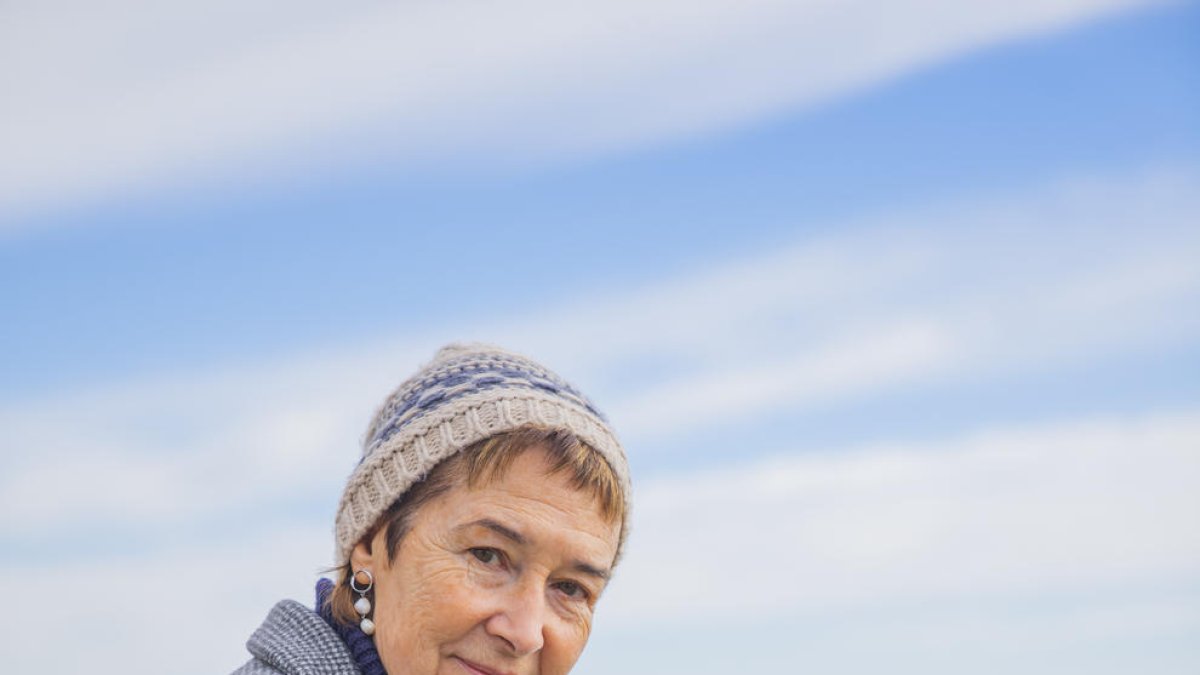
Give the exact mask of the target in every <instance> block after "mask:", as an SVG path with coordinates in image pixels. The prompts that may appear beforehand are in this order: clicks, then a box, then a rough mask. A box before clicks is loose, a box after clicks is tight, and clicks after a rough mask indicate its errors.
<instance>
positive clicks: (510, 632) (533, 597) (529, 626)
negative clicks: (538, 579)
mask: <svg viewBox="0 0 1200 675" xmlns="http://www.w3.org/2000/svg"><path fill="white" fill-rule="evenodd" d="M546 610H547V607H546V598H545V595H544V594H543V593H542V589H541V588H540V587H539V586H538V585H536V584H523V585H520V586H517V587H515V588H514V589H513V592H512V593H510V594H509V595H508V597H507V598H505V600H504V603H503V606H502V607H501V608H500V609H499V611H497V612H496V613H495V614H493V615H492V616H491V617H490V618H489V619H488V620H487V623H486V624H485V626H484V627H485V628H486V629H487V632H488V633H490V634H492V635H495V636H496V637H498V638H501V639H502V640H504V641H505V642H506V643H508V647H509V648H510V649H511V650H512V652H513V656H525V655H526V654H532V653H534V652H536V651H538V650H540V649H541V648H542V645H543V644H545V638H544V636H543V634H542V633H543V629H544V628H545V626H546V619H545V613H546Z"/></svg>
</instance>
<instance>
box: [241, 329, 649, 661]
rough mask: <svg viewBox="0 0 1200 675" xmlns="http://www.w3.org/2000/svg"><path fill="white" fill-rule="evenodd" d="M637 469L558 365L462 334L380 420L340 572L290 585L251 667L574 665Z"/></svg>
mask: <svg viewBox="0 0 1200 675" xmlns="http://www.w3.org/2000/svg"><path fill="white" fill-rule="evenodd" d="M628 504H629V469H628V465H627V463H626V460H625V454H624V451H623V450H622V449H621V445H620V444H619V443H618V441H617V439H616V437H615V436H614V435H613V432H612V430H611V429H610V428H609V427H608V424H607V423H606V422H605V420H604V417H603V416H602V415H601V414H600V413H599V412H598V411H597V410H596V408H594V407H593V406H592V404H591V402H589V401H588V399H587V398H585V397H584V396H583V395H582V394H580V393H579V392H578V391H577V390H576V389H575V388H574V387H572V386H571V385H570V384H568V383H567V382H565V381H563V380H562V379H561V378H560V377H558V376H557V375H555V374H554V373H552V372H550V371H549V370H547V369H546V368H544V367H542V366H540V365H538V364H537V363H534V362H533V361H531V360H529V359H527V358H525V357H522V356H519V355H517V354H512V353H509V352H505V351H502V350H499V349H496V348H493V347H487V346H483V345H451V346H448V347H445V348H443V349H442V350H441V351H439V352H438V354H437V356H436V357H435V358H434V360H433V362H432V363H430V364H429V365H427V366H425V367H424V368H423V369H421V370H420V371H419V372H418V373H416V374H415V375H414V376H413V377H411V378H409V379H408V380H407V381H405V382H404V383H403V384H401V385H400V387H399V388H397V389H396V391H395V392H393V393H392V395H391V396H389V397H388V399H387V400H386V401H385V402H384V404H383V406H382V407H381V408H380V409H379V411H378V412H377V413H376V414H375V417H374V418H373V419H372V420H371V425H370V427H369V428H368V430H367V434H366V436H365V439H364V442H363V455H362V459H361V460H360V461H359V464H358V467H357V468H355V469H354V471H353V473H352V474H351V475H350V479H349V480H348V481H347V483H346V489H345V491H344V492H343V494H342V499H341V504H340V506H339V507H338V512H337V520H336V527H335V531H336V556H337V557H336V560H337V561H338V563H339V567H338V568H337V581H336V582H332V581H330V580H328V579H322V580H320V581H319V582H318V583H317V601H316V611H313V610H310V609H308V608H307V607H305V606H303V605H301V604H300V603H298V602H295V601H292V600H284V601H283V602H280V603H279V604H277V605H275V607H274V608H273V609H272V610H271V612H270V614H269V615H268V616H267V619H266V621H264V622H263V624H262V626H260V627H259V628H258V630H257V631H255V632H254V634H253V635H252V636H251V637H250V640H249V641H248V642H247V647H248V648H249V650H250V653H251V654H252V655H253V658H251V659H250V661H249V662H248V663H246V664H245V665H244V666H242V667H241V668H240V669H239V670H237V671H236V673H239V674H244V675H261V674H266V673H288V674H295V675H300V674H302V673H303V674H307V673H325V674H343V673H344V674H346V675H352V674H356V673H362V674H363V675H380V674H382V673H390V674H391V675H433V674H435V673H437V674H439V675H448V674H450V673H458V674H461V675H526V674H534V673H537V674H541V675H559V674H560V673H566V672H568V671H569V670H570V669H571V667H572V666H573V665H574V664H575V661H576V660H577V659H578V658H579V655H580V653H581V652H582V651H583V648H584V645H585V644H586V643H587V639H588V635H589V633H590V631H591V625H592V614H593V612H594V611H595V609H596V602H597V600H599V598H600V596H601V594H602V593H603V592H604V588H605V585H606V584H607V583H608V580H609V578H610V576H611V574H612V570H613V566H614V565H615V564H616V562H617V559H618V557H619V556H620V553H621V547H622V544H623V543H624V540H625V532H626V525H627V522H628V512H629V510H628Z"/></svg>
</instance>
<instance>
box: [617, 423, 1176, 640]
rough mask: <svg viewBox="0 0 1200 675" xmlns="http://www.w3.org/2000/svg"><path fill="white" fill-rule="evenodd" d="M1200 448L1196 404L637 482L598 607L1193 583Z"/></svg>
mask: <svg viewBox="0 0 1200 675" xmlns="http://www.w3.org/2000/svg"><path fill="white" fill-rule="evenodd" d="M1197 447H1200V411H1198V410H1189V411H1186V412H1182V413H1178V414H1163V415H1159V416H1154V417H1150V418H1146V419H1131V420H1120V419H1117V420H1103V419H1101V420H1096V421H1083V422H1072V423H1060V424H1058V425H1055V426H1050V427H1045V428H1032V429H1010V430H996V431H990V432H989V431H983V432H979V433H978V434H976V435H974V436H971V437H967V438H963V439H956V440H952V441H947V442H941V443H935V444H928V445H916V446H895V447H887V446H884V447H870V448H862V449H858V450H850V451H840V452H837V453H828V454H813V455H807V456H798V457H797V456H792V457H781V458H779V459H776V460H769V461H758V462H755V463H752V464H749V465H742V466H734V467H725V468H722V469H718V470H713V471H711V472H709V473H706V474H702V475H685V476H680V477H679V478H676V479H671V480H664V481H659V482H657V483H654V484H649V485H645V486H643V489H642V490H641V492H640V493H639V495H638V497H639V499H638V502H637V505H636V506H637V514H638V517H637V519H636V521H635V526H636V527H635V530H634V536H633V539H632V540H631V542H630V546H629V554H628V558H627V565H626V567H625V569H623V570H622V571H621V575H620V578H619V583H616V584H614V587H613V592H612V594H611V597H610V598H609V607H608V608H607V611H609V612H611V613H613V614H615V615H618V616H619V617H620V621H622V622H633V623H636V624H643V623H645V624H654V623H655V622H658V621H661V620H664V619H680V618H686V617H689V616H692V617H697V616H699V617H721V618H722V620H727V621H737V619H738V617H755V616H756V617H758V618H759V619H761V618H762V617H763V616H764V612H766V613H769V614H775V613H788V612H796V611H801V610H802V611H804V612H821V611H823V610H827V609H829V608H833V607H839V606H847V605H850V606H854V605H860V604H864V603H866V604H874V603H881V602H883V603H887V602H899V601H912V600H921V599H932V600H938V599H942V600H945V599H947V598H962V597H968V598H970V597H988V596H992V597H995V596H1003V595H1005V594H1010V593H1014V592H1015V593H1032V594H1036V593H1038V592H1045V591H1048V590H1051V589H1054V590H1056V591H1062V590H1064V589H1070V588H1075V589H1085V588H1091V587H1096V586H1104V585H1105V584H1113V583H1120V582H1128V581H1130V580H1131V579H1132V580H1141V581H1147V580H1151V581H1152V580H1155V579H1161V578H1166V579H1170V578H1177V579H1178V578H1194V577H1195V576H1196V575H1197V574H1200V539H1198V538H1197V537H1195V536H1191V535H1190V534H1189V533H1190V532H1191V531H1192V530H1193V529H1194V525H1195V514H1196V513H1200V490H1197V488H1198V487H1200V454H1197V453H1196V452H1195V449H1196V448H1197ZM735 571H736V573H735ZM664 580H670V582H669V583H664Z"/></svg>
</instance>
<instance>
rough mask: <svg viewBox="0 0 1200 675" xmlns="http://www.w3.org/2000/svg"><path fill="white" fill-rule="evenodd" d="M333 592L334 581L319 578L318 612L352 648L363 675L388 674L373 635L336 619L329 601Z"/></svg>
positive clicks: (355, 660) (350, 648)
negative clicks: (376, 648) (372, 637)
mask: <svg viewBox="0 0 1200 675" xmlns="http://www.w3.org/2000/svg"><path fill="white" fill-rule="evenodd" d="M332 592H333V582H332V581H330V580H329V579H325V578H321V579H318V580H317V604H316V605H315V607H316V608H317V613H318V614H320V615H321V618H322V619H324V620H325V623H327V624H329V627H330V628H332V629H333V630H334V632H335V633H337V634H338V636H339V637H341V638H342V642H345V643H346V647H347V648H348V649H349V650H350V654H351V656H353V657H354V662H355V663H356V664H358V669H359V670H361V671H362V675H387V671H386V670H384V668H383V661H381V660H380V658H379V652H378V651H376V650H375V641H374V640H372V639H371V636H370V635H367V634H366V633H364V632H362V629H361V628H359V627H358V626H356V625H353V624H351V625H346V624H343V623H339V622H337V621H336V620H334V618H333V610H331V609H330V608H329V602H328V600H329V594H330V593H332Z"/></svg>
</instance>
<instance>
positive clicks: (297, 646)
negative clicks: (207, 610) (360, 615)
mask: <svg viewBox="0 0 1200 675" xmlns="http://www.w3.org/2000/svg"><path fill="white" fill-rule="evenodd" d="M246 648H247V649H249V650H250V653H251V654H252V655H253V657H252V658H251V659H250V660H249V661H248V662H246V664H245V665H243V666H242V667H241V668H238V669H237V670H235V671H234V672H233V675H281V674H282V675H360V673H359V670H358V666H357V665H355V663H354V657H353V656H351V654H350V650H349V649H347V648H346V643H344V642H342V639H341V638H340V637H338V634H337V633H335V632H333V629H332V628H330V627H329V624H327V623H325V620H324V619H322V618H321V617H320V616H318V615H317V614H316V612H313V611H312V610H311V609H309V608H307V607H305V606H304V605H302V604H300V603H298V602H296V601H295V600H284V601H282V602H280V603H279V604H277V605H275V606H274V607H273V608H271V613H270V614H268V615H267V618H266V620H265V621H263V623H262V625H261V626H259V627H258V630H256V631H254V634H253V635H251V636H250V639H249V640H247V641H246Z"/></svg>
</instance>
